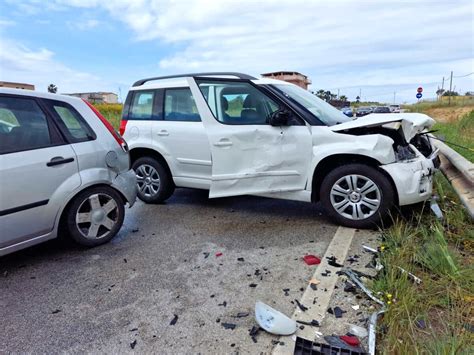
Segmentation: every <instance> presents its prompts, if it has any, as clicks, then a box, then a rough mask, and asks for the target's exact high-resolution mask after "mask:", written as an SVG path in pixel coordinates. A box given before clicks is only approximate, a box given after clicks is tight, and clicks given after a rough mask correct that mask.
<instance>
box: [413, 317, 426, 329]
mask: <svg viewBox="0 0 474 355" xmlns="http://www.w3.org/2000/svg"><path fill="white" fill-rule="evenodd" d="M415 325H416V326H417V327H418V328H420V329H426V321H425V320H424V319H417V320H416V321H415Z"/></svg>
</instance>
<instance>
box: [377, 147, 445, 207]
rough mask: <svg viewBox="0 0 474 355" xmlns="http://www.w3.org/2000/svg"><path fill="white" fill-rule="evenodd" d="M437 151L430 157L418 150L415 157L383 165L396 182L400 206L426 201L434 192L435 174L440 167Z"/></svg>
mask: <svg viewBox="0 0 474 355" xmlns="http://www.w3.org/2000/svg"><path fill="white" fill-rule="evenodd" d="M438 162H439V158H438V156H437V152H434V153H432V154H431V155H430V156H429V157H425V156H423V155H422V154H421V153H419V152H417V157H416V158H415V159H410V160H406V161H397V162H395V163H392V164H386V165H381V166H380V167H381V168H382V169H384V170H385V171H386V172H387V173H388V174H389V175H390V176H391V177H392V180H393V182H394V183H395V187H396V189H397V192H398V202H399V205H400V206H404V205H411V204H414V203H418V202H422V201H426V200H428V199H429V198H430V197H431V194H432V192H433V175H434V173H435V171H436V169H437V168H438V167H439V163H438Z"/></svg>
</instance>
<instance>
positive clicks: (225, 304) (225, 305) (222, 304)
mask: <svg viewBox="0 0 474 355" xmlns="http://www.w3.org/2000/svg"><path fill="white" fill-rule="evenodd" d="M218 306H222V307H227V301H224V302H222V303H219V304H218Z"/></svg>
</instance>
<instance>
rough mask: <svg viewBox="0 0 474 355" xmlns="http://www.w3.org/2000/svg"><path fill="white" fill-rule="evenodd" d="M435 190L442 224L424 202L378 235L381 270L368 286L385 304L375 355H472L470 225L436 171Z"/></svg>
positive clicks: (473, 241)
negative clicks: (419, 282)
mask: <svg viewBox="0 0 474 355" xmlns="http://www.w3.org/2000/svg"><path fill="white" fill-rule="evenodd" d="M435 190H436V193H437V196H438V197H439V201H438V203H439V205H440V207H441V209H442V211H443V214H444V219H443V220H438V219H437V218H436V217H435V216H434V214H433V213H431V211H430V206H429V203H428V204H426V205H425V207H424V208H423V209H422V211H417V212H415V213H412V214H411V215H410V216H405V217H397V218H396V220H395V221H394V223H393V225H392V226H391V227H389V228H387V229H385V230H383V231H382V232H381V233H382V237H383V245H382V247H381V253H380V255H381V257H380V261H381V263H382V264H383V265H384V268H383V270H382V271H381V272H380V274H379V277H378V278H377V280H376V281H374V283H373V285H372V286H373V289H374V291H375V292H378V293H379V297H382V298H384V300H385V302H386V303H387V304H388V311H387V312H386V313H385V315H384V316H383V318H382V320H381V322H380V323H379V328H378V329H379V338H380V340H379V343H378V344H379V346H378V350H379V352H380V353H387V354H419V353H428V354H473V353H474V345H473V341H474V333H473V332H474V324H473V320H474V312H473V310H474V308H473V306H474V267H473V266H474V265H473V261H474V260H473V259H474V258H473V256H474V253H473V252H474V223H473V222H472V221H471V220H470V217H469V216H468V214H467V212H466V211H465V210H464V208H463V207H462V205H461V204H460V202H459V200H458V198H457V196H456V194H455V192H454V190H453V189H452V187H451V185H450V184H449V182H448V181H447V180H446V179H445V178H444V176H443V175H442V174H441V173H438V174H437V175H436V176H435ZM405 214H406V213H405ZM399 267H400V268H403V269H404V270H407V271H408V272H411V273H412V274H414V275H416V276H417V277H419V278H420V279H421V280H422V282H421V284H419V285H418V284H416V283H415V282H414V281H413V280H412V279H411V278H410V277H409V276H408V275H407V274H406V273H403V272H401V271H400V269H399Z"/></svg>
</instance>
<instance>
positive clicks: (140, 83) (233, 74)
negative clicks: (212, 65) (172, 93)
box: [133, 72, 257, 86]
mask: <svg viewBox="0 0 474 355" xmlns="http://www.w3.org/2000/svg"><path fill="white" fill-rule="evenodd" d="M217 75H219V76H224V75H225V76H235V77H237V78H239V79H245V80H256V79H257V78H255V77H253V76H251V75H248V74H242V73H236V72H207V73H190V74H178V75H167V76H156V77H153V78H147V79H141V80H138V81H136V82H135V83H133V86H141V85H143V84H145V83H146V82H148V81H154V80H163V79H174V78H184V77H189V76H191V77H196V76H217Z"/></svg>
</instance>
